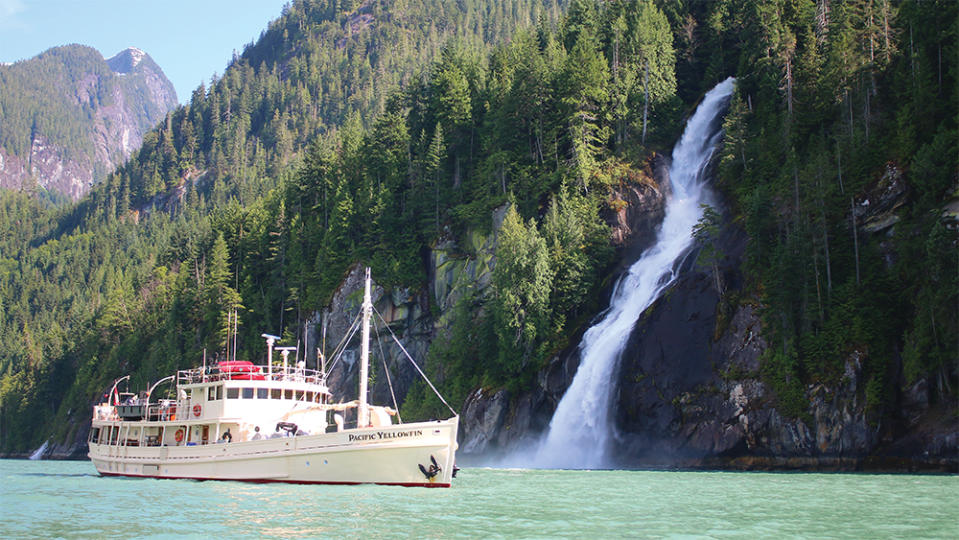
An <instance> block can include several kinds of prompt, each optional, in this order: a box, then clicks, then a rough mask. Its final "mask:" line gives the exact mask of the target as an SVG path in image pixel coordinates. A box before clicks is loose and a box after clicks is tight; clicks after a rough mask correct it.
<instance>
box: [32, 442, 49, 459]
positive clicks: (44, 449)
mask: <svg viewBox="0 0 959 540" xmlns="http://www.w3.org/2000/svg"><path fill="white" fill-rule="evenodd" d="M49 446H50V441H43V444H41V445H40V448H37V449H36V450H34V451H33V453H32V454H30V459H32V460H38V459H43V455H44V454H46V453H47V448H48V447H49Z"/></svg>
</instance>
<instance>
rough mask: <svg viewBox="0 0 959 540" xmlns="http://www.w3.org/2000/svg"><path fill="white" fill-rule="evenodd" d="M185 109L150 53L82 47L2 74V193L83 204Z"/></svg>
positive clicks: (57, 52) (44, 56)
mask: <svg viewBox="0 0 959 540" xmlns="http://www.w3.org/2000/svg"><path fill="white" fill-rule="evenodd" d="M176 104H177V97H176V91H175V90H174V88H173V85H172V84H171V83H170V81H169V80H167V78H166V76H165V75H164V74H163V71H162V70H161V69H160V68H159V66H157V65H156V63H155V62H154V61H153V60H152V59H151V58H150V56H149V55H148V54H146V53H145V52H143V51H141V50H139V49H136V48H132V47H131V48H128V49H126V50H124V51H121V52H120V53H118V54H117V55H116V56H114V57H112V58H109V59H107V60H104V58H103V57H102V56H101V55H100V53H99V52H97V51H96V50H95V49H92V48H90V47H86V46H82V45H67V46H63V47H55V48H53V49H50V50H48V51H46V52H44V53H42V54H40V55H38V56H36V57H34V58H31V59H29V60H23V61H20V62H17V63H15V64H12V65H7V66H0V187H3V188H7V189H27V190H33V189H41V190H45V191H48V192H55V193H58V194H59V196H60V197H61V198H62V197H64V196H65V197H69V198H71V199H74V200H76V199H79V198H80V197H81V196H83V195H84V194H85V193H86V192H87V191H88V190H89V189H90V186H91V185H93V184H94V183H96V182H98V181H100V180H102V179H103V178H104V177H105V176H106V175H107V174H109V173H110V172H111V171H112V170H113V169H114V168H115V167H116V166H117V165H119V164H120V163H121V162H123V161H124V160H125V159H126V158H127V157H128V156H129V155H130V153H131V152H132V151H133V150H135V149H136V148H138V147H139V146H140V142H141V140H142V138H143V134H144V133H146V132H147V131H148V130H150V129H151V128H153V127H154V126H155V125H156V124H157V123H158V122H159V121H160V120H161V119H163V117H164V116H165V115H166V113H167V112H168V111H170V110H171V109H172V108H173V107H175V106H176Z"/></svg>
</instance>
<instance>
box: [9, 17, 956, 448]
mask: <svg viewBox="0 0 959 540" xmlns="http://www.w3.org/2000/svg"><path fill="white" fill-rule="evenodd" d="M354 4H356V5H354ZM448 4H450V3H448V2H435V3H434V2H413V1H409V2H389V3H386V2H384V3H380V2H366V3H362V4H359V3H353V4H350V5H349V6H346V7H344V6H343V5H342V3H337V2H325V1H301V2H294V3H293V4H292V6H291V7H290V8H289V9H288V10H287V11H286V12H285V13H284V15H283V16H282V17H281V18H280V19H278V20H277V21H274V22H273V23H271V24H270V27H269V29H268V30H267V31H266V32H265V33H264V34H263V36H261V39H260V40H259V41H258V42H257V43H255V44H253V45H251V46H249V47H247V48H246V50H245V51H244V52H243V54H242V55H240V56H238V57H237V58H235V59H234V60H233V62H232V63H231V65H230V67H229V68H228V69H227V71H226V72H225V73H224V76H223V77H222V78H221V79H219V80H215V81H213V82H212V83H211V85H210V87H209V88H200V89H198V90H197V91H196V92H195V94H194V96H193V99H192V100H191V103H190V105H188V106H186V107H183V108H180V109H178V110H176V111H174V112H173V113H172V114H170V115H169V116H168V118H167V122H165V124H164V125H161V127H160V128H159V129H158V130H156V131H155V132H153V133H151V134H149V135H148V136H147V138H146V140H145V142H144V145H143V148H142V149H141V150H140V152H139V154H138V155H136V156H135V157H134V158H133V159H131V160H130V162H128V163H127V164H126V165H125V166H123V167H122V168H121V169H120V170H119V171H117V173H116V174H114V175H112V176H111V177H110V178H109V179H108V181H107V182H105V183H104V184H103V185H102V187H100V188H98V189H97V190H96V191H95V192H94V193H92V194H91V195H90V196H89V197H87V198H86V199H85V200H84V201H82V202H81V203H80V204H79V205H76V206H75V207H72V208H70V209H67V210H65V211H63V212H61V213H59V214H58V215H51V214H50V212H49V211H46V210H45V209H44V208H43V207H42V203H41V202H39V201H37V200H36V199H35V198H32V197H30V196H28V195H17V196H7V197H5V198H4V199H3V201H2V202H3V206H2V207H0V209H2V211H3V213H2V214H0V220H3V221H2V223H0V225H2V227H3V228H4V230H13V231H15V233H16V234H15V235H14V236H15V238H14V239H11V240H6V239H4V240H3V241H2V242H3V243H2V244H0V250H2V251H0V255H2V258H0V272H2V273H0V291H2V293H3V294H2V295H0V298H2V299H3V306H2V310H0V332H2V334H0V359H2V362H3V364H2V372H0V373H2V386H0V398H2V400H3V401H2V411H0V418H2V422H3V425H2V427H0V435H2V437H3V440H2V449H3V450H6V451H11V450H17V451H23V450H25V449H28V448H31V447H34V446H36V445H38V444H39V442H40V441H41V440H42V439H43V438H45V437H46V436H47V435H48V434H49V433H51V432H54V433H55V435H56V436H57V437H61V438H62V437H65V436H67V434H68V432H72V431H73V430H75V429H76V425H77V424H78V423H80V422H82V421H84V420H85V418H86V416H87V411H88V410H89V401H90V399H91V398H92V397H93V396H95V395H96V394H97V393H98V392H99V391H101V389H102V386H104V385H105V384H107V383H108V382H109V381H110V380H112V379H113V378H114V377H115V376H117V375H119V374H121V373H126V372H130V371H132V372H134V373H135V376H134V382H135V384H139V385H140V386H143V384H144V383H145V382H146V381H147V380H150V379H156V378H157V377H159V376H163V375H165V374H167V373H168V372H169V371H170V370H172V369H175V368H177V367H181V368H182V367H184V366H188V365H192V364H194V363H195V362H196V361H197V360H196V359H197V358H198V355H199V351H201V350H202V349H204V348H206V349H207V350H208V351H211V353H212V352H213V351H222V350H223V349H224V347H225V345H226V342H225V337H226V329H227V314H228V313H230V312H232V311H233V310H234V309H237V310H239V312H240V335H241V337H240V345H239V347H240V354H241V355H243V354H250V355H252V354H254V352H255V351H257V350H258V349H259V348H260V342H259V340H258V339H256V336H259V334H260V333H262V332H277V331H279V332H283V333H284V335H286V336H288V337H291V338H292V336H294V335H297V333H298V332H300V331H301V326H302V324H304V323H305V321H306V320H307V319H308V318H310V317H311V315H312V313H313V312H314V311H316V310H319V309H322V308H323V307H324V306H325V305H326V304H327V303H328V302H329V300H330V298H331V295H332V294H333V292H334V290H335V288H336V287H337V286H338V285H339V284H340V282H341V281H342V279H343V276H344V274H345V272H346V271H347V269H348V268H349V267H350V265H352V264H353V263H355V262H358V261H361V262H363V263H366V264H369V265H371V266H372V267H373V273H374V276H376V278H377V281H378V282H379V283H380V284H383V285H385V286H387V287H395V288H398V287H406V288H410V289H414V290H418V289H422V288H424V287H426V286H427V281H428V279H429V276H428V275H427V264H428V253H429V251H430V249H431V248H434V247H435V246H436V245H437V244H438V243H439V242H442V241H446V240H453V241H458V243H459V244H460V245H464V246H469V245H470V244H469V242H468V241H465V239H466V237H467V236H468V235H469V234H470V233H471V232H472V231H481V232H489V231H488V230H487V229H488V228H489V227H490V215H491V212H492V211H493V210H494V209H496V208H503V205H504V204H505V205H508V210H507V211H506V215H505V219H504V220H503V224H502V227H501V228H500V230H499V231H498V243H497V245H496V247H495V251H496V265H495V268H494V270H493V275H492V281H491V284H490V286H489V289H488V290H486V291H477V292H476V294H475V295H474V296H467V297H465V298H463V299H462V300H461V301H460V302H459V304H458V305H457V306H456V307H455V309H454V310H453V316H452V317H450V318H449V320H451V323H450V326H449V327H448V328H441V329H440V330H439V331H438V333H437V336H436V337H435V340H434V342H433V346H432V348H431V350H430V361H429V366H430V369H431V370H432V372H433V375H434V376H436V379H437V381H438V382H439V384H440V386H441V387H442V389H443V390H444V392H445V393H446V394H447V396H448V397H451V398H452V400H453V402H454V404H455V403H462V402H463V400H464V399H465V398H466V396H467V395H468V394H469V393H470V392H472V391H473V390H475V389H477V388H481V387H482V388H500V387H506V388H510V389H512V390H515V391H522V390H523V389H524V388H527V387H529V386H530V385H531V384H532V381H533V379H534V378H535V377H536V375H537V373H538V372H539V371H540V370H541V369H542V368H543V367H544V366H545V365H546V364H547V362H548V361H549V359H550V358H551V357H553V356H554V355H555V354H556V353H557V352H558V351H560V350H562V349H564V348H565V347H567V346H569V345H571V343H570V338H571V336H573V335H575V333H576V331H577V330H579V329H580V328H581V327H582V325H583V324H584V323H585V322H586V321H588V320H589V318H590V317H591V316H592V315H593V314H595V313H596V312H597V311H599V310H600V309H602V307H603V306H601V305H599V302H600V299H599V297H600V295H599V294H598V291H599V290H600V289H601V288H602V286H603V283H604V280H605V279H606V278H607V277H608V275H609V273H610V270H611V266H612V265H613V264H614V263H615V252H614V250H613V249H612V247H611V244H610V231H609V228H608V226H607V224H606V223H605V222H604V220H603V219H601V215H603V212H604V211H608V210H611V209H612V210H615V209H616V207H617V205H620V204H622V201H621V200H618V199H617V198H616V195H615V193H616V190H618V189H621V188H622V187H624V186H628V185H632V184H649V183H652V182H653V180H652V178H651V175H650V172H649V167H648V159H649V158H650V157H651V156H652V155H653V153H654V152H659V153H664V152H665V151H666V150H668V148H669V147H670V146H671V144H672V142H673V140H674V139H675V137H676V135H677V134H678V131H679V129H680V127H681V123H682V119H683V116H684V114H686V113H687V112H688V111H689V110H691V108H692V106H693V105H694V103H695V100H697V99H698V97H699V96H700V95H701V93H702V91H703V90H704V89H706V88H708V87H710V86H711V85H713V84H714V83H715V82H717V81H719V80H721V79H723V78H725V77H727V76H729V75H733V76H735V77H736V78H737V92H736V95H735V97H734V99H733V102H732V104H731V107H730V111H729V114H728V115H727V117H726V124H725V128H726V135H725V145H724V148H723V150H722V153H721V155H720V156H719V158H718V160H717V164H716V165H717V172H718V181H719V188H720V189H721V190H722V192H723V193H724V195H725V201H726V203H727V204H726V205H725V208H721V209H718V211H717V212H707V215H708V216H711V217H713V219H714V221H715V222H704V223H703V231H707V233H708V231H710V230H711V228H713V227H714V226H716V227H718V225H719V223H718V221H720V220H721V219H722V218H721V216H720V215H721V214H722V215H724V216H725V219H726V220H727V221H731V222H732V227H734V228H738V229H741V230H743V231H744V232H745V234H746V235H747V236H748V242H747V243H746V255H745V259H744V262H743V265H742V268H741V269H739V271H740V272H741V275H742V276H743V278H744V279H743V280H742V281H743V283H742V286H741V287H737V288H735V289H733V288H730V289H729V290H727V289H726V287H725V283H724V276H722V275H717V276H716V280H715V282H716V288H717V289H719V292H720V294H721V296H722V301H721V303H720V306H721V307H720V309H721V311H722V312H723V313H731V312H732V311H733V310H735V309H736V307H737V306H740V305H744V304H750V305H754V306H756V308H757V309H758V311H759V312H760V313H761V314H762V318H763V327H762V333H763V335H764V337H765V339H766V340H767V342H768V343H769V344H770V346H769V348H768V350H766V352H765V353H764V355H763V358H762V365H761V370H760V371H761V373H760V374H758V376H761V377H762V378H763V380H765V381H766V382H767V383H768V384H769V386H770V387H771V388H772V389H773V390H774V393H775V399H776V401H777V407H779V409H780V410H781V411H782V412H783V414H785V415H787V416H790V417H794V418H803V417H804V416H805V415H806V414H807V412H806V410H807V406H808V403H806V402H805V400H806V397H805V395H804V393H803V392H804V388H805V387H806V386H807V385H808V384H810V383H813V382H819V381H834V380H837V379H839V378H841V377H843V366H844V365H845V362H846V360H847V359H848V358H849V357H850V355H853V354H855V355H856V357H857V358H859V359H861V362H862V363H863V364H864V374H865V376H866V380H867V383H866V388H865V395H864V399H865V400H866V403H867V404H868V406H869V407H870V410H871V414H872V415H873V418H874V419H875V421H876V422H877V423H881V422H882V421H883V420H884V419H885V418H887V417H889V416H892V415H894V414H896V408H897V407H898V406H899V404H898V397H897V396H899V394H900V392H901V389H902V387H903V386H904V385H910V384H913V383H914V382H916V381H920V380H925V381H928V382H929V386H930V388H931V390H930V392H931V394H930V395H931V396H932V397H931V398H930V399H931V400H932V401H933V402H935V403H950V402H951V401H950V400H953V399H954V396H955V388H956V384H957V380H956V376H957V373H956V362H957V358H959V314H957V310H959V306H957V301H959V300H957V294H959V293H957V290H959V268H957V264H959V261H957V253H959V249H957V245H956V210H955V205H956V202H955V200H956V198H957V197H959V194H957V193H956V189H957V188H956V185H957V174H959V172H957V158H956V156H957V153H959V149H957V140H956V139H957V125H956V122H957V110H956V104H957V102H959V95H957V91H959V90H957V75H959V74H957V73H956V69H957V63H956V62H955V58H956V56H957V54H959V51H957V48H956V35H957V29H956V24H957V23H956V20H957V12H956V11H957V8H956V4H955V3H954V2H951V1H948V0H945V1H942V2H933V1H929V2H915V1H901V2H893V1H887V0H871V1H868V0H865V1H863V0H851V1H847V2H841V1H837V0H818V1H812V0H777V1H772V2H767V1H758V0H757V1H749V2H738V1H732V0H730V1H716V2H703V3H690V4H689V5H684V4H680V3H675V2H654V1H646V0H637V1H633V0H621V1H609V2H600V1H596V0H573V1H572V2H570V5H569V6H568V9H566V10H565V12H564V14H560V8H564V7H565V5H558V4H556V3H552V2H545V3H541V2H532V1H530V2H519V1H517V2H512V3H509V2H507V3H503V2H489V3H486V2H479V1H478V0H477V1H476V2H465V3H463V2H461V3H457V4H456V6H455V7H454V6H452V5H448ZM507 8H508V9H507ZM422 21H430V23H429V25H424V24H423V22H422ZM513 25H518V27H519V29H518V30H515V31H514V26H513ZM419 28H423V29H425V30H424V31H419V30H417V29H419ZM949 205H952V206H949ZM702 238H703V240H704V242H705V243H706V244H707V246H706V247H707V249H706V250H704V253H706V254H707V256H706V257H701V262H702V263H703V264H705V265H707V266H708V265H709V261H708V259H709V256H708V255H709V254H710V253H711V254H712V256H713V257H716V258H721V257H722V256H723V254H722V253H721V246H720V245H719V244H718V243H715V242H713V243H711V242H712V241H713V240H714V239H715V235H710V234H704V235H702ZM708 248H712V249H711V250H710V249H708ZM465 249H469V248H465ZM434 315H435V316H437V317H439V316H440V315H441V314H439V313H435V314H434ZM447 317H449V315H448V314H447ZM717 319H718V320H719V321H720V323H719V324H720V325H721V324H723V323H722V321H723V320H724V319H723V316H722V314H720V316H719V317H717ZM719 331H721V329H718V330H717V333H718V332H719ZM292 341H295V338H292ZM434 405H435V404H434V403H433V402H432V401H431V400H430V399H428V398H426V397H424V394H423V393H422V392H420V391H419V390H418V389H416V388H414V389H413V390H412V391H411V394H410V396H408V398H407V400H406V403H404V404H403V408H404V415H405V416H407V417H414V416H429V415H430V414H431V413H432V412H433V410H434V408H433V407H434ZM38 426H43V429H37V427H38Z"/></svg>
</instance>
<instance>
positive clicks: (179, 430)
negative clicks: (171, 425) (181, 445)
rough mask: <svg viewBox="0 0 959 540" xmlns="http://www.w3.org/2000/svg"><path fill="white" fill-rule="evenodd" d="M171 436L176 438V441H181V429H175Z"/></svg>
mask: <svg viewBox="0 0 959 540" xmlns="http://www.w3.org/2000/svg"><path fill="white" fill-rule="evenodd" d="M173 438H174V439H176V442H180V441H182V440H183V430H182V429H178V430H176V433H175V434H174V435H173Z"/></svg>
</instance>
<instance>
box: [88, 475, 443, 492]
mask: <svg viewBox="0 0 959 540" xmlns="http://www.w3.org/2000/svg"><path fill="white" fill-rule="evenodd" d="M98 472H99V471H98ZM100 475H101V476H121V477H127V478H155V479H157V480H197V481H200V482H205V481H207V480H211V481H223V482H249V483H253V484H323V485H332V486H359V485H363V484H376V485H378V486H402V487H428V488H448V487H451V485H452V484H442V483H421V482H332V481H324V480H278V479H274V478H203V477H193V476H155V475H150V474H126V473H113V472H100Z"/></svg>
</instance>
